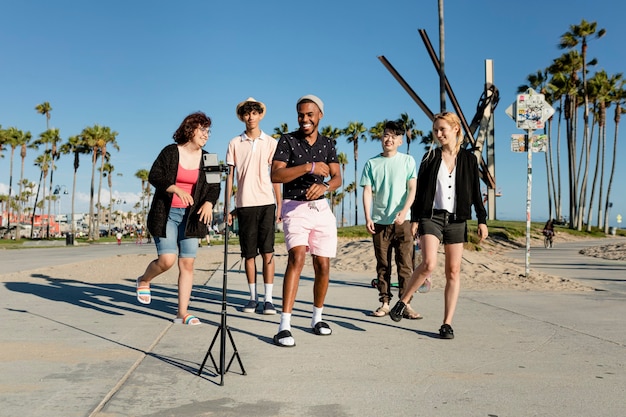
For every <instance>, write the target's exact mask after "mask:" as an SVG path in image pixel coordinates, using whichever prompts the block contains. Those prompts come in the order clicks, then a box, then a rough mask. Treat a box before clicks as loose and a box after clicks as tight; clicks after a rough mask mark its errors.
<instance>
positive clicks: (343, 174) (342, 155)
mask: <svg viewBox="0 0 626 417" xmlns="http://www.w3.org/2000/svg"><path fill="white" fill-rule="evenodd" d="M337 160H338V161H339V165H340V166H341V191H342V193H343V194H344V195H345V194H346V190H345V189H344V186H343V184H344V178H346V165H348V155H346V154H345V153H344V152H339V154H338V155H337ZM344 205H345V204H344V198H343V197H342V198H341V222H340V223H341V227H343V225H344V224H345V214H344Z"/></svg>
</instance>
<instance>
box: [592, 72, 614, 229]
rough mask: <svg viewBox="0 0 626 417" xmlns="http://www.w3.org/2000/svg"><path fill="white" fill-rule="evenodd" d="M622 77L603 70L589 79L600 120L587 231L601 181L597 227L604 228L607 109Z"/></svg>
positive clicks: (598, 119)
mask: <svg viewBox="0 0 626 417" xmlns="http://www.w3.org/2000/svg"><path fill="white" fill-rule="evenodd" d="M621 78H622V74H617V75H614V76H611V77H609V76H608V75H607V73H606V71H604V70H602V71H599V72H597V73H596V74H594V75H593V77H591V78H590V79H589V85H588V87H589V91H590V96H592V97H593V98H594V104H595V106H594V107H595V108H596V109H597V122H598V146H597V150H596V163H595V170H594V176H593V181H592V183H591V195H590V197H589V206H588V209H587V229H586V230H587V231H588V232H589V231H591V218H592V214H593V209H592V207H593V198H594V196H595V191H596V184H597V183H598V181H599V182H600V186H599V188H598V191H599V194H598V196H599V197H598V212H597V215H598V218H597V227H598V228H602V226H603V220H604V217H603V216H602V208H603V201H602V190H603V182H604V161H605V154H606V109H607V107H609V106H610V104H611V101H612V100H613V95H614V89H615V88H617V86H618V83H619V81H620V80H621Z"/></svg>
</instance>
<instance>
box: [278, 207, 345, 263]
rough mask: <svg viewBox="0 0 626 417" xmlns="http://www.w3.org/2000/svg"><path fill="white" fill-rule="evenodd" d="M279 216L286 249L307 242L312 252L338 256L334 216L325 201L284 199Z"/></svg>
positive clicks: (305, 244) (320, 254) (308, 249)
mask: <svg viewBox="0 0 626 417" xmlns="http://www.w3.org/2000/svg"><path fill="white" fill-rule="evenodd" d="M281 217H282V219H283V230H284V232H285V244H286V246H287V250H290V249H291V248H295V247H296V246H306V247H307V251H309V252H311V254H312V255H317V256H323V257H325V258H334V257H335V256H337V220H336V219H335V215H334V214H333V212H332V211H331V210H330V206H329V205H328V201H326V200H325V199H323V200H315V201H296V200H283V208H282V213H281Z"/></svg>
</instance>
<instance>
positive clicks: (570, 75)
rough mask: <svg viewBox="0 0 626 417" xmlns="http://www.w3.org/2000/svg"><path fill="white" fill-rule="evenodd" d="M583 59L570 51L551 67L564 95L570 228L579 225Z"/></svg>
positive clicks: (556, 60)
mask: <svg viewBox="0 0 626 417" xmlns="http://www.w3.org/2000/svg"><path fill="white" fill-rule="evenodd" d="M581 68H582V59H581V57H580V55H579V54H578V52H576V51H569V52H567V53H565V54H563V55H561V56H560V57H559V58H557V59H555V60H554V61H553V63H552V65H551V66H550V67H549V69H548V70H549V71H550V73H551V74H555V76H557V75H558V77H559V78H558V81H559V82H560V87H559V92H560V93H561V94H562V95H563V97H564V98H563V116H564V118H565V136H566V141H567V162H568V175H569V214H570V218H569V227H570V228H574V225H575V224H577V215H578V206H577V200H578V198H577V196H578V178H577V175H576V160H577V158H576V150H577V148H576V128H575V126H576V108H577V105H578V102H579V101H578V90H579V85H580V82H579V78H578V71H579V70H580V69H581Z"/></svg>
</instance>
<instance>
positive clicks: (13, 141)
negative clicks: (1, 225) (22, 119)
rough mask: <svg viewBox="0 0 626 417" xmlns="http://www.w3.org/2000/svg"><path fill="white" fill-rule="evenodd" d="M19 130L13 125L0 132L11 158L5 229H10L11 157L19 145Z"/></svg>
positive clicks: (11, 161) (11, 160)
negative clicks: (9, 149)
mask: <svg viewBox="0 0 626 417" xmlns="http://www.w3.org/2000/svg"><path fill="white" fill-rule="evenodd" d="M20 134H21V132H20V131H18V130H17V128H15V127H10V128H8V129H7V130H4V131H2V132H0V135H2V136H4V143H5V144H6V145H8V146H9V147H10V148H11V159H10V162H9V166H10V168H9V195H8V196H7V230H11V208H12V206H11V194H12V193H13V157H14V155H15V149H16V148H17V147H18V146H20V144H19V142H18V140H19V139H18V138H19V136H20Z"/></svg>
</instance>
